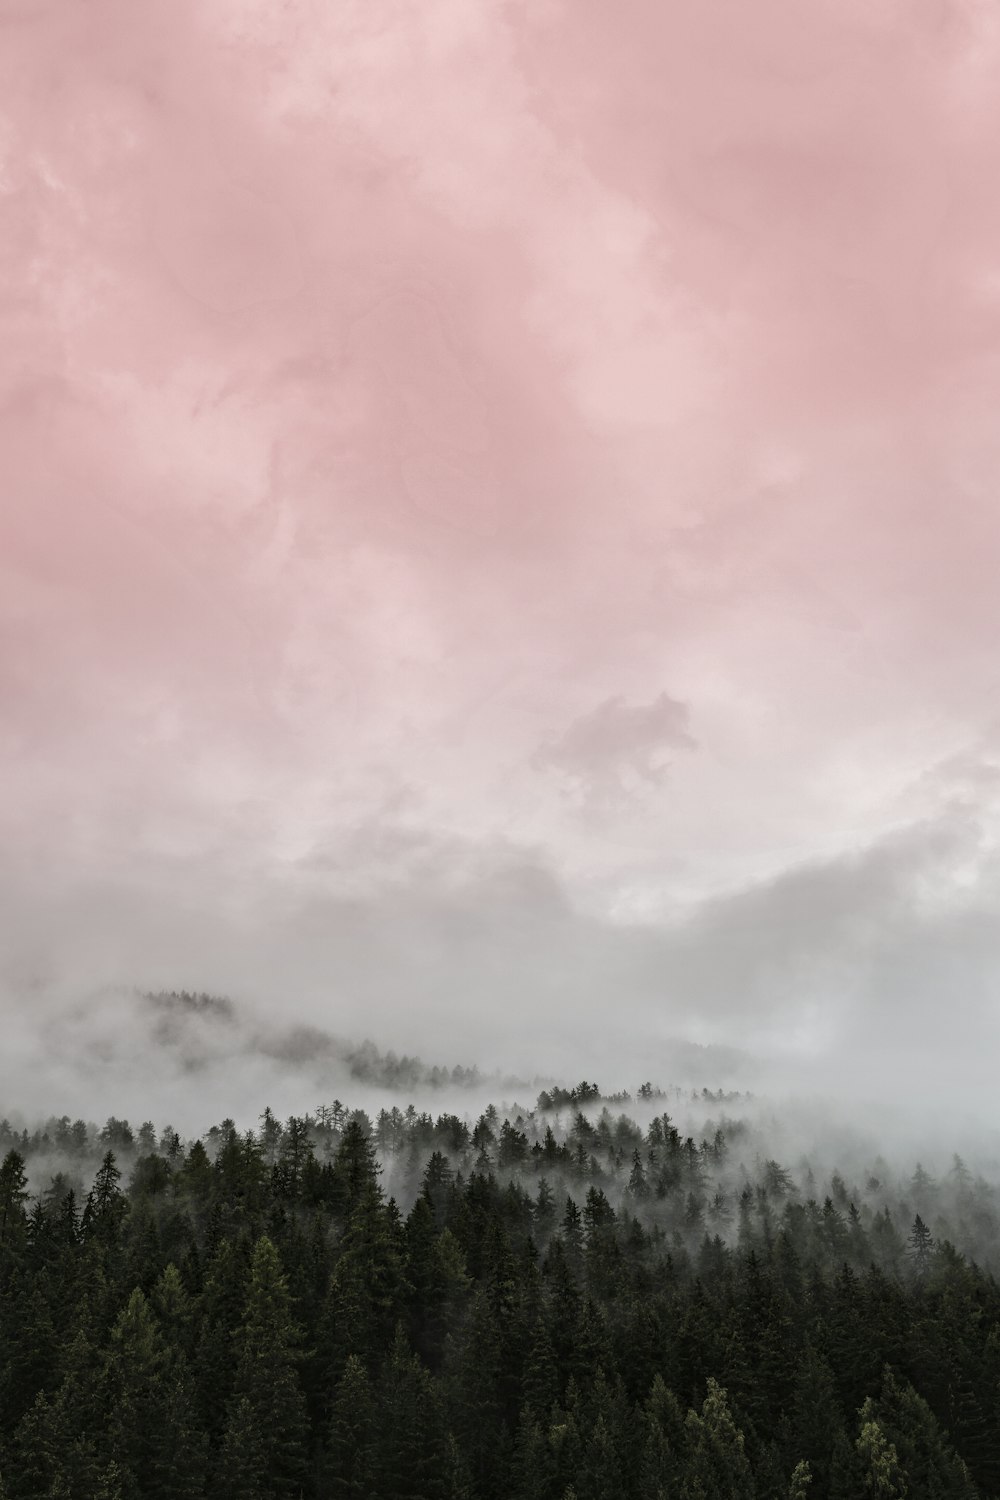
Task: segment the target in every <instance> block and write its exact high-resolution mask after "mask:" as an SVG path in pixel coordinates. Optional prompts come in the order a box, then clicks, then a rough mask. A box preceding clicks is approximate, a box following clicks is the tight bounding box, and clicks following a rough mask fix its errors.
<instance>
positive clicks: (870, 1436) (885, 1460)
mask: <svg viewBox="0 0 1000 1500" xmlns="http://www.w3.org/2000/svg"><path fill="white" fill-rule="evenodd" d="M860 1417H861V1431H860V1433H859V1435H858V1439H857V1442H856V1443H855V1447H856V1449H857V1452H858V1456H859V1458H860V1459H861V1463H862V1482H863V1485H864V1493H865V1495H869V1496H871V1500H901V1497H902V1496H904V1495H906V1493H907V1484H906V1477H905V1475H904V1474H903V1470H902V1466H901V1465H900V1462H899V1455H898V1453H897V1452H896V1449H895V1447H894V1446H893V1444H892V1443H890V1441H889V1439H888V1438H887V1437H886V1435H885V1429H884V1428H883V1427H882V1425H881V1423H880V1422H879V1421H878V1418H877V1416H876V1412H875V1403H874V1402H873V1401H872V1399H871V1397H869V1398H868V1399H867V1400H866V1401H865V1403H864V1405H863V1406H862V1408H861V1412H860Z"/></svg>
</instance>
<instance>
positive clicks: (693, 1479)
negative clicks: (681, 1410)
mask: <svg viewBox="0 0 1000 1500" xmlns="http://www.w3.org/2000/svg"><path fill="white" fill-rule="evenodd" d="M686 1437H687V1448H688V1460H687V1464H686V1466H685V1472H684V1476H683V1479H682V1483H681V1495H682V1496H683V1497H684V1500H717V1497H721V1496H723V1495H724V1496H725V1497H726V1500H754V1496H755V1493H756V1490H755V1487H754V1482H753V1475H752V1473H751V1470H750V1463H749V1460H748V1459H747V1455H746V1449H745V1442H744V1437H743V1433H742V1432H741V1431H740V1429H739V1428H738V1427H737V1425H736V1423H735V1422H734V1421H733V1417H732V1414H731V1412H730V1410H729V1402H728V1399H727V1395H726V1392H725V1391H724V1390H723V1389H722V1387H721V1386H719V1385H718V1384H717V1383H716V1382H715V1381H714V1380H713V1379H712V1378H711V1376H710V1377H709V1380H708V1394H707V1395H706V1397H705V1401H704V1404H703V1405H702V1409H701V1412H700V1413H698V1412H694V1411H690V1412H688V1415H687V1421H686Z"/></svg>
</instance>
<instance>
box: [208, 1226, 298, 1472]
mask: <svg viewBox="0 0 1000 1500" xmlns="http://www.w3.org/2000/svg"><path fill="white" fill-rule="evenodd" d="M234 1352H235V1355H236V1372H235V1380H234V1387H233V1389H234V1395H233V1400H232V1403H231V1406H230V1412H229V1418H228V1421H227V1424H226V1430H225V1434H224V1437H223V1451H224V1452H225V1453H228V1454H230V1455H232V1454H233V1453H234V1451H235V1448H236V1445H237V1441H238V1440H239V1441H244V1440H245V1438H246V1434H247V1432H248V1431H251V1430H252V1431H253V1432H254V1433H255V1435H256V1436H255V1439H254V1441H255V1443H256V1444H257V1453H258V1456H257V1461H256V1466H255V1476H256V1483H257V1485H258V1487H259V1489H260V1493H261V1496H262V1500H282V1497H284V1496H297V1495H298V1492H299V1489H300V1487H301V1486H302V1484H303V1483H304V1479H305V1474H306V1410H305V1401H304V1398H303V1395H302V1391H301V1388H300V1386H299V1378H298V1368H299V1364H300V1361H301V1358H302V1335H301V1332H300V1330H299V1328H298V1327H297V1325H296V1323H295V1321H294V1319H293V1317H292V1309H291V1297H290V1295H289V1291H288V1283H287V1281H286V1279H285V1276H284V1274H283V1273H282V1269H281V1262H280V1260H279V1258H278V1252H277V1250H276V1249H275V1247H274V1245H273V1244H272V1243H271V1241H270V1240H269V1239H268V1238H267V1237H266V1236H264V1237H262V1238H261V1239H259V1240H258V1241H257V1244H256V1246H255V1247H254V1253H253V1259H252V1262H251V1266H250V1280H249V1284H248V1286H247V1295H246V1303H245V1307H244V1313H243V1320H242V1322H241V1324H240V1327H239V1328H238V1330H237V1332H236V1337H235V1340H234ZM223 1477H224V1476H223ZM232 1500H236V1497H235V1496H233V1497H232Z"/></svg>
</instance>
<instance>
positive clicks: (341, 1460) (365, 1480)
mask: <svg viewBox="0 0 1000 1500" xmlns="http://www.w3.org/2000/svg"><path fill="white" fill-rule="evenodd" d="M375 1442H376V1416H375V1402H374V1398H373V1396H372V1388H371V1382H370V1381H369V1379H368V1372H367V1370H366V1369H365V1367H364V1365H363V1364H362V1363H361V1360H360V1359H358V1357H357V1355H356V1354H351V1355H348V1358H347V1363H346V1365H345V1366H344V1373H343V1376H342V1377H341V1379H340V1381H339V1383H338V1386H337V1391H336V1394H335V1396H334V1400H333V1411H332V1414H331V1417H330V1427H329V1433H328V1437H327V1448H326V1460H325V1465H324V1469H325V1480H326V1484H327V1488H328V1490H329V1494H330V1497H331V1500H368V1497H369V1496H370V1495H371V1494H372V1493H373V1489H374V1483H375Z"/></svg>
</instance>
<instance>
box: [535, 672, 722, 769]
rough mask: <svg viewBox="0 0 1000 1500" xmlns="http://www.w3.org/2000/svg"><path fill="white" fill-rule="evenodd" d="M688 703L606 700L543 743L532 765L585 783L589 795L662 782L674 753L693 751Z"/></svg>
mask: <svg viewBox="0 0 1000 1500" xmlns="http://www.w3.org/2000/svg"><path fill="white" fill-rule="evenodd" d="M689 719H690V710H689V708H688V706H687V704H686V703H681V702H679V701H678V700H677V699H676V698H671V696H670V694H669V693H666V692H663V693H660V695H659V697H657V698H654V699H653V700H652V702H650V703H636V704H629V703H626V701H625V699H624V698H623V697H620V696H619V697H614V698H606V699H605V700H604V702H603V703H599V704H598V705H597V707H596V708H594V709H592V710H591V711H590V713H587V714H583V715H582V716H581V717H580V718H578V719H575V720H574V721H573V723H572V724H571V725H570V726H569V728H568V729H567V730H566V731H565V733H564V734H562V735H561V736H560V737H559V738H558V739H557V740H553V741H550V742H549V743H548V744H546V745H543V746H542V747H541V749H539V750H538V751H537V752H536V754H535V757H534V764H535V765H536V766H538V767H540V768H543V769H545V768H550V769H552V770H555V771H559V772H561V773H562V774H563V775H565V776H568V777H569V778H570V779H571V780H572V781H574V782H576V783H578V784H580V785H582V786H583V787H585V788H586V789H587V791H588V792H589V793H590V794H592V795H593V794H600V793H601V792H605V793H606V792H610V791H619V792H624V791H628V790H631V789H634V788H635V787H636V786H637V785H642V784H646V785H656V784H657V783H659V782H661V781H662V780H663V777H664V776H665V774H666V772H667V770H668V768H669V766H670V764H671V761H670V755H671V753H672V752H673V751H676V750H693V749H694V748H695V741H694V740H693V739H692V737H691V735H690V733H689V732H688V727H687V726H688V721H689Z"/></svg>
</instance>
